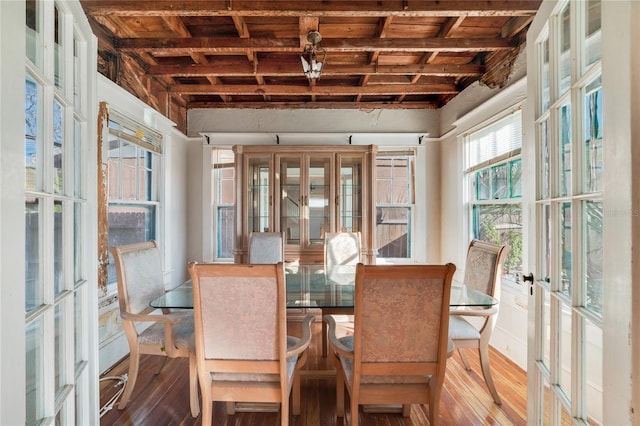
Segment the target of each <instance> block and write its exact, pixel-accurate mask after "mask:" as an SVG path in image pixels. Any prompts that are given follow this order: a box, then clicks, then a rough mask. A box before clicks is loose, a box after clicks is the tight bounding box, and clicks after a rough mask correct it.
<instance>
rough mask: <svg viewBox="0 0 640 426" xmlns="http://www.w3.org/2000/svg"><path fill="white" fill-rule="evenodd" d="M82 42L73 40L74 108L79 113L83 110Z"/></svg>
mask: <svg viewBox="0 0 640 426" xmlns="http://www.w3.org/2000/svg"><path fill="white" fill-rule="evenodd" d="M80 49H81V46H80V41H78V40H76V38H75V37H74V40H73V106H74V107H75V108H76V110H77V111H81V110H82V104H81V103H80V93H81V89H80V84H81V82H82V80H81V79H80V76H81V73H80V57H79V55H80Z"/></svg>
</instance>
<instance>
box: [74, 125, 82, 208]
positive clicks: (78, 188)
mask: <svg viewBox="0 0 640 426" xmlns="http://www.w3.org/2000/svg"><path fill="white" fill-rule="evenodd" d="M73 193H74V195H75V196H76V197H82V196H83V195H84V194H83V188H82V125H81V123H80V121H78V119H74V120H73Z"/></svg>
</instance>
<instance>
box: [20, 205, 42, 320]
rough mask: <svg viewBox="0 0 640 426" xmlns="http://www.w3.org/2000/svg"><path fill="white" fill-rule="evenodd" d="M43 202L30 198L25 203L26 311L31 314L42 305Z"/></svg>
mask: <svg viewBox="0 0 640 426" xmlns="http://www.w3.org/2000/svg"><path fill="white" fill-rule="evenodd" d="M41 210H42V201H41V200H40V199H39V198H35V197H33V198H32V197H29V198H27V200H26V202H25V211H24V215H25V218H24V219H25V253H24V258H25V271H24V272H25V311H26V312H30V311H32V310H33V309H35V308H37V307H38V306H40V305H41V304H42V297H43V292H42V269H41V268H42V265H41V263H42V262H41V254H42V252H41V241H42V235H41V232H40V228H41V223H40V220H41V218H42V211H41Z"/></svg>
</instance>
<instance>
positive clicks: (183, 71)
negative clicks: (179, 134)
mask: <svg viewBox="0 0 640 426" xmlns="http://www.w3.org/2000/svg"><path fill="white" fill-rule="evenodd" d="M291 65H294V62H286V63H282V62H271V63H268V62H265V61H263V62H261V63H260V64H259V65H258V66H257V68H254V67H253V66H252V65H251V64H247V63H246V62H244V63H240V62H227V61H225V62H219V63H215V64H213V63H209V64H199V65H182V64H178V65H150V66H149V67H148V68H147V72H148V73H149V74H150V75H170V76H174V77H206V76H209V75H215V76H218V77H232V76H237V77H242V76H246V77H249V76H253V75H256V74H257V75H282V76H296V75H301V74H302V71H301V69H300V68H299V67H298V68H295V67H294V68H292V67H291ZM295 65H298V64H297V63H295ZM484 71H485V67H484V66H483V65H475V64H463V65H451V64H445V65H434V64H424V65H375V64H370V65H332V64H331V63H328V64H327V66H326V67H325V68H324V69H323V70H322V75H325V76H340V75H352V74H359V75H364V74H371V75H385V74H387V75H407V74H417V75H433V76H444V77H457V76H473V75H481V74H483V73H484Z"/></svg>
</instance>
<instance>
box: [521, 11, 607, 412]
mask: <svg viewBox="0 0 640 426" xmlns="http://www.w3.org/2000/svg"><path fill="white" fill-rule="evenodd" d="M545 7H550V6H548V4H547V5H545ZM600 22H601V2H600V1H564V2H557V3H556V4H555V5H554V6H553V10H552V11H551V13H550V15H549V17H548V20H547V21H546V24H545V25H544V26H543V28H542V30H541V31H540V32H539V33H538V34H534V35H531V34H530V40H531V39H532V38H533V43H532V45H531V46H530V47H529V53H530V55H529V56H528V61H531V63H530V64H529V68H528V69H529V71H530V72H529V73H528V76H529V79H531V80H530V82H529V84H530V85H531V84H533V85H535V89H534V90H533V91H532V90H529V94H530V95H531V94H532V92H533V93H535V96H534V98H533V99H530V103H531V108H532V110H533V112H534V114H533V115H534V117H533V120H534V124H533V125H534V129H535V131H534V137H533V138H530V141H531V142H532V144H533V145H534V147H535V148H530V151H529V152H530V154H532V156H533V157H534V158H535V167H534V170H535V172H534V173H532V174H531V176H532V175H534V174H535V192H534V193H535V202H534V203H533V207H532V212H533V216H534V217H535V224H536V226H535V228H534V229H535V232H536V238H533V239H532V240H534V241H535V242H534V243H533V244H532V245H531V246H530V247H531V248H532V250H531V251H530V253H529V259H530V262H529V264H530V265H533V270H532V272H533V281H532V282H529V285H530V288H529V294H530V304H529V315H530V321H529V322H530V324H533V325H534V327H529V330H530V331H529V333H530V336H529V345H530V348H529V362H528V366H529V371H528V376H529V386H528V392H529V398H528V400H529V407H528V421H529V424H545V425H557V424H568V423H571V422H575V423H577V424H602V422H603V395H602V390H603V374H602V371H603V353H604V352H603V277H604V275H603V259H604V254H603V197H602V195H603V166H604V161H603V145H604V144H605V143H607V141H605V140H604V139H603V136H602V135H603V126H605V125H606V123H603V102H602V98H603V96H606V94H603V90H602V78H601V25H600ZM529 43H531V41H530V42H529ZM531 53H533V55H532V54H531ZM530 87H531V86H530ZM534 152H535V154H534Z"/></svg>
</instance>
